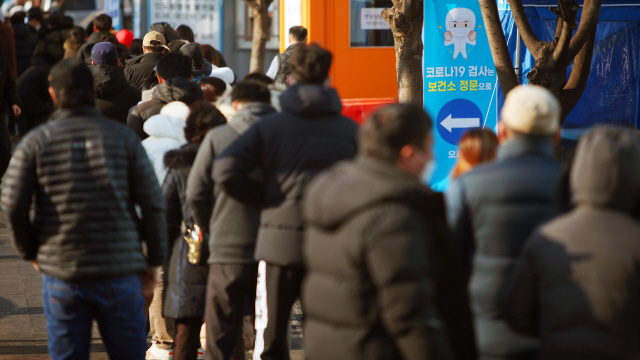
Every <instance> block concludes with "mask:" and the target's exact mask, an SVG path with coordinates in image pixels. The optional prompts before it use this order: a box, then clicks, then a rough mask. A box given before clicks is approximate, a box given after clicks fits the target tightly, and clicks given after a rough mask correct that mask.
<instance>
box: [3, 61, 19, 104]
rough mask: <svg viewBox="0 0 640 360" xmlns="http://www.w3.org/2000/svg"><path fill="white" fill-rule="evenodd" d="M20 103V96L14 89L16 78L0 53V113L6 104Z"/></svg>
mask: <svg viewBox="0 0 640 360" xmlns="http://www.w3.org/2000/svg"><path fill="white" fill-rule="evenodd" d="M14 104H15V105H20V98H19V97H18V91H17V89H16V79H15V78H14V77H13V71H11V67H10V65H9V61H8V60H7V58H6V57H4V55H0V113H4V111H5V107H6V106H11V105H14Z"/></svg>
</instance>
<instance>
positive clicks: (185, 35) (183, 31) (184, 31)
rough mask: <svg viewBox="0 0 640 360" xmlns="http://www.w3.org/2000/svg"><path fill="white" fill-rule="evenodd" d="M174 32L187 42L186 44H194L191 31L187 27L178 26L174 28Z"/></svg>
mask: <svg viewBox="0 0 640 360" xmlns="http://www.w3.org/2000/svg"><path fill="white" fill-rule="evenodd" d="M176 32H177V33H178V36H180V39H183V40H187V41H188V42H194V41H195V40H194V36H193V30H191V28H190V27H188V26H187V25H180V26H178V27H177V28H176Z"/></svg>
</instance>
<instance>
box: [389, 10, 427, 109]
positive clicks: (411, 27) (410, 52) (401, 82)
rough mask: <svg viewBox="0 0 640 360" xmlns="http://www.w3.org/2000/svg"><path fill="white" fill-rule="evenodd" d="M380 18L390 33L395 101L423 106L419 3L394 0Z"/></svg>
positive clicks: (421, 13) (421, 12)
mask: <svg viewBox="0 0 640 360" xmlns="http://www.w3.org/2000/svg"><path fill="white" fill-rule="evenodd" d="M382 17H383V18H384V19H385V20H386V21H387V23H389V26H390V27H391V31H392V33H393V40H394V43H395V51H396V71H397V74H398V98H399V100H400V102H402V103H414V104H420V105H422V103H423V100H424V98H423V79H422V51H423V48H424V46H423V44H422V24H423V22H424V4H423V2H422V0H393V7H392V8H391V9H384V10H383V11H382Z"/></svg>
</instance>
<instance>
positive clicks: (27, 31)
mask: <svg viewBox="0 0 640 360" xmlns="http://www.w3.org/2000/svg"><path fill="white" fill-rule="evenodd" d="M12 28H13V34H14V35H15V37H16V42H18V40H22V41H24V40H25V39H28V38H29V37H30V36H34V35H35V32H33V30H32V27H31V26H29V25H27V24H16V25H13V26H12Z"/></svg>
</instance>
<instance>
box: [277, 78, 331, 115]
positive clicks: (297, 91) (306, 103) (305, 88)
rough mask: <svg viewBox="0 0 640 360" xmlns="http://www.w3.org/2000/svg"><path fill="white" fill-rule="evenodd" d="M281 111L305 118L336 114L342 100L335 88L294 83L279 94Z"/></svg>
mask: <svg viewBox="0 0 640 360" xmlns="http://www.w3.org/2000/svg"><path fill="white" fill-rule="evenodd" d="M280 106H281V107H282V111H285V112H288V113H292V114H295V115H298V116H302V117H306V118H319V117H325V116H333V115H338V114H340V112H341V111H342V102H341V101H340V97H339V96H338V92H337V91H336V89H333V88H330V87H326V86H321V85H306V84H296V85H293V86H292V87H290V88H289V89H287V91H285V92H284V93H283V94H282V95H281V96H280Z"/></svg>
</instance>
